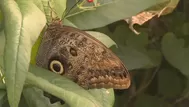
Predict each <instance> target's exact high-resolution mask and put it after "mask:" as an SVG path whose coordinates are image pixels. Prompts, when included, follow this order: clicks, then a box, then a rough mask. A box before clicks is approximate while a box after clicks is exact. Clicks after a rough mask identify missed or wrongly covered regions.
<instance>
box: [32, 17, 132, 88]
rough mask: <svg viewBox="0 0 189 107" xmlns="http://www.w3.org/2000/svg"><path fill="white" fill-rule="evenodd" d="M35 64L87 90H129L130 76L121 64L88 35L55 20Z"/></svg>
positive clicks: (43, 40) (44, 38)
mask: <svg viewBox="0 0 189 107" xmlns="http://www.w3.org/2000/svg"><path fill="white" fill-rule="evenodd" d="M36 64H37V65H38V66H40V67H43V68H45V69H48V70H50V71H52V72H54V73H57V74H59V75H62V76H66V77H68V78H69V79H71V80H73V81H74V82H75V83H77V84H78V85H80V86H81V87H83V88H85V89H91V88H114V89H127V88H128V87H129V86H130V83H131V81H130V75H129V72H128V71H127V69H126V67H125V66H124V64H123V63H122V62H121V60H120V59H119V58H118V57H117V56H116V55H115V54H114V53H113V52H112V51H111V50H110V49H108V48H107V47H106V46H105V45H104V44H102V43H101V42H100V41H99V40H97V39H95V38H94V37H92V36H91V35H89V34H87V33H86V32H84V31H82V30H79V29H77V28H74V27H69V26H65V25H63V24H62V22H61V20H60V19H54V20H53V21H52V22H51V23H50V24H49V26H48V27H47V29H46V32H45V34H44V35H43V37H42V41H41V44H40V47H39V50H38V54H37V58H36Z"/></svg>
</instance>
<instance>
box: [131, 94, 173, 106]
mask: <svg viewBox="0 0 189 107" xmlns="http://www.w3.org/2000/svg"><path fill="white" fill-rule="evenodd" d="M134 107H172V106H171V105H170V104H168V103H166V102H164V101H163V100H161V99H159V98H158V97H155V96H150V95H145V94H142V95H139V96H138V97H137V99H136V102H135V103H134Z"/></svg>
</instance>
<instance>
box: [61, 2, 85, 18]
mask: <svg viewBox="0 0 189 107" xmlns="http://www.w3.org/2000/svg"><path fill="white" fill-rule="evenodd" d="M80 1H81V0H78V1H77V2H76V3H75V4H74V5H73V6H72V7H71V8H70V9H69V10H68V12H67V13H65V12H66V10H67V8H66V9H65V12H64V13H63V15H62V20H64V18H65V17H66V16H67V15H68V14H69V13H70V11H71V10H72V9H73V8H74V7H75V6H76V5H77V4H78V3H79V2H80ZM64 14H65V15H64Z"/></svg>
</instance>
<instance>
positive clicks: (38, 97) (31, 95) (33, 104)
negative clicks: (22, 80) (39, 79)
mask: <svg viewBox="0 0 189 107" xmlns="http://www.w3.org/2000/svg"><path fill="white" fill-rule="evenodd" d="M23 95H24V97H25V100H26V102H27V104H28V105H29V106H30V107H64V106H63V105H61V104H60V103H59V102H57V103H54V104H51V103H50V101H49V99H48V98H47V97H45V96H44V95H43V91H42V90H40V89H38V88H35V87H26V88H25V89H24V90H23Z"/></svg>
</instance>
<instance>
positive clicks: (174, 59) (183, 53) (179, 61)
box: [162, 32, 189, 77]
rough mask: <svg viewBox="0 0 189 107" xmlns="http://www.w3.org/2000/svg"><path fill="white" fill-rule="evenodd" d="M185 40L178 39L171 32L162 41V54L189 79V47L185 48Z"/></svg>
mask: <svg viewBox="0 0 189 107" xmlns="http://www.w3.org/2000/svg"><path fill="white" fill-rule="evenodd" d="M184 42H185V41H184V40H183V39H177V38H176V36H175V35H174V34H173V33H171V32H169V33H167V34H166V35H165V36H164V37H163V40H162V52H163V55H164V56H165V58H166V60H167V61H168V62H169V63H170V64H171V65H173V66H174V67H175V68H177V69H179V70H180V71H181V72H182V73H183V74H184V75H185V76H188V77H189V66H188V64H189V57H188V55H189V47H188V46H187V47H186V46H185V44H184Z"/></svg>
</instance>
